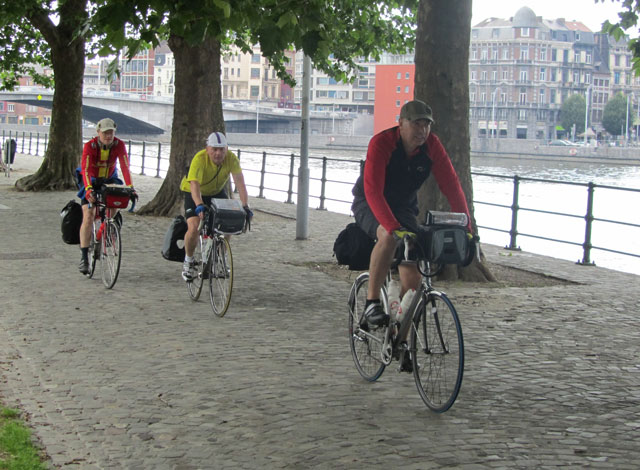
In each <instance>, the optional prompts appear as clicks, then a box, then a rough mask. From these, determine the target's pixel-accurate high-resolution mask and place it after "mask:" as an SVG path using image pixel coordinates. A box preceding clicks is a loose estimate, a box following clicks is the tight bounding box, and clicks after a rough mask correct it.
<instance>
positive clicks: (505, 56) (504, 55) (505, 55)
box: [502, 47, 509, 60]
mask: <svg viewBox="0 0 640 470" xmlns="http://www.w3.org/2000/svg"><path fill="white" fill-rule="evenodd" d="M502 59H503V60H509V48H508V47H505V48H504V49H502Z"/></svg>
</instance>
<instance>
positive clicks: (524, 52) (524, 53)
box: [520, 47, 529, 60]
mask: <svg viewBox="0 0 640 470" xmlns="http://www.w3.org/2000/svg"><path fill="white" fill-rule="evenodd" d="M520 60H529V48H528V47H524V48H522V49H520Z"/></svg>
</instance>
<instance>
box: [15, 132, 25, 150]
mask: <svg viewBox="0 0 640 470" xmlns="http://www.w3.org/2000/svg"><path fill="white" fill-rule="evenodd" d="M17 135H18V133H17V132H16V136H17ZM26 135H27V131H22V152H20V153H24V139H25V137H26ZM16 144H17V142H16ZM17 146H18V145H16V147H17Z"/></svg>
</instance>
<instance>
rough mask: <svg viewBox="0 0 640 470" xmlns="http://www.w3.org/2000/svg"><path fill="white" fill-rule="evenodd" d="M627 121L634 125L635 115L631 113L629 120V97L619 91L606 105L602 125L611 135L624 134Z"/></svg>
mask: <svg viewBox="0 0 640 470" xmlns="http://www.w3.org/2000/svg"><path fill="white" fill-rule="evenodd" d="M627 122H628V124H629V126H632V125H633V117H632V116H631V113H630V115H629V121H627V98H626V97H625V96H624V95H623V94H622V93H618V94H616V96H614V97H613V98H611V99H610V100H609V102H608V103H607V104H606V106H605V107H604V111H603V113H602V126H603V127H604V129H605V130H606V131H607V132H608V133H609V134H611V135H624V134H625V132H626V126H627Z"/></svg>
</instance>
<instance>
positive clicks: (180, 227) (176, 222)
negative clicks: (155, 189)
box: [162, 215, 187, 261]
mask: <svg viewBox="0 0 640 470" xmlns="http://www.w3.org/2000/svg"><path fill="white" fill-rule="evenodd" d="M186 233H187V221H186V220H185V219H184V217H183V216H181V215H178V216H176V217H175V218H174V219H173V220H172V221H171V225H169V230H167V233H166V234H165V236H164V244H163V245H162V257H163V258H164V259H166V260H169V261H184V235H185V234H186Z"/></svg>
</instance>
